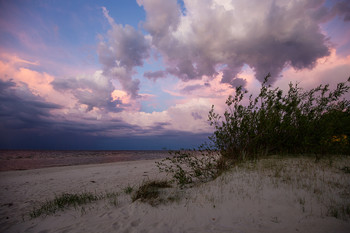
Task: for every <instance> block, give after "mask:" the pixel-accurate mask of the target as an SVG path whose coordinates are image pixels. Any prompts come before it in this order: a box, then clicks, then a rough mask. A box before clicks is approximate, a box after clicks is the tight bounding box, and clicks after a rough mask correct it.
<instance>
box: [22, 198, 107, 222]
mask: <svg viewBox="0 0 350 233" xmlns="http://www.w3.org/2000/svg"><path fill="white" fill-rule="evenodd" d="M99 199H101V196H99V195H95V194H93V193H90V192H85V193H80V194H70V193H63V194H61V195H58V196H56V197H55V198H54V199H53V200H49V201H46V202H44V203H43V204H42V205H41V206H40V207H39V208H34V209H33V211H32V212H31V213H30V214H29V215H30V217H31V218H37V217H40V216H42V215H50V214H55V213H56V212H57V211H62V210H64V209H66V208H69V207H72V206H73V207H75V208H76V207H77V206H81V205H84V204H87V203H92V202H95V201H97V200H99Z"/></svg>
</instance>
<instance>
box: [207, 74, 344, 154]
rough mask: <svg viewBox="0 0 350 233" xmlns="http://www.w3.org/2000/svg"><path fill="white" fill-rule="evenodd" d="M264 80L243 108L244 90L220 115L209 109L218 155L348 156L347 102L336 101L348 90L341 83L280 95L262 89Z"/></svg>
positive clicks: (293, 88) (291, 89) (292, 88)
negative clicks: (284, 154)
mask: <svg viewBox="0 0 350 233" xmlns="http://www.w3.org/2000/svg"><path fill="white" fill-rule="evenodd" d="M269 77H270V75H268V76H267V77H266V78H265V81H264V82H263V83H262V86H261V89H260V93H259V95H258V96H256V97H255V98H253V96H252V95H250V96H249V103H248V104H246V105H244V104H243V103H242V102H243V100H244V99H245V95H246V94H247V93H248V92H247V91H245V90H243V88H242V87H239V88H237V89H236V94H235V96H234V97H233V96H230V97H229V98H228V99H227V101H226V104H227V106H228V109H227V110H226V111H225V113H224V116H223V117H221V116H220V115H219V114H216V113H215V112H214V106H212V110H211V111H210V112H209V121H210V124H211V125H213V126H214V127H215V132H214V134H213V136H212V137H211V138H210V139H211V140H212V141H213V143H214V144H215V146H216V148H217V149H218V150H219V151H220V152H221V154H222V156H224V157H227V158H230V159H233V160H243V159H245V158H255V157H257V156H259V155H262V154H272V153H282V154H283V153H316V154H326V153H332V154H335V153H349V151H350V147H349V142H348V138H349V136H350V101H349V100H346V99H342V100H340V98H341V97H342V96H343V95H344V94H345V93H346V92H348V91H349V89H350V87H349V86H347V85H346V84H347V83H346V82H344V83H339V84H338V85H337V87H336V89H335V90H333V91H330V90H329V85H325V86H323V85H319V86H318V87H316V88H314V89H311V90H310V91H303V90H302V89H301V88H300V87H298V84H295V85H293V84H289V90H288V92H287V94H285V95H284V94H283V91H282V90H281V89H280V88H275V89H272V88H271V86H268V85H267V81H268V78H269ZM348 82H350V78H349V80H348ZM332 139H333V140H332ZM334 139H335V140H334Z"/></svg>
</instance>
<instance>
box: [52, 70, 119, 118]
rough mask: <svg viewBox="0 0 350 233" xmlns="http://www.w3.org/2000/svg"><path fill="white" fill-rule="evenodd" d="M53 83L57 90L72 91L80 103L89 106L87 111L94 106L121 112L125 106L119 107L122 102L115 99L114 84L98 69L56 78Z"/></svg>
mask: <svg viewBox="0 0 350 233" xmlns="http://www.w3.org/2000/svg"><path fill="white" fill-rule="evenodd" d="M51 85H52V86H53V87H54V89H55V90H57V91H61V92H62V93H65V92H70V93H71V94H73V96H74V97H75V98H76V99H77V100H78V103H80V104H84V105H86V106H87V111H91V110H92V109H93V108H94V107H96V108H99V109H102V110H107V111H108V112H109V111H111V112H119V111H122V110H123V108H119V107H117V105H118V104H121V102H120V101H119V100H118V99H113V97H112V93H113V91H114V86H113V84H112V82H111V80H110V79H108V78H107V77H105V76H104V75H103V74H102V71H96V72H95V73H94V74H93V75H80V76H77V77H73V78H65V79H62V78H61V79H59V78H56V79H55V80H54V81H53V82H51Z"/></svg>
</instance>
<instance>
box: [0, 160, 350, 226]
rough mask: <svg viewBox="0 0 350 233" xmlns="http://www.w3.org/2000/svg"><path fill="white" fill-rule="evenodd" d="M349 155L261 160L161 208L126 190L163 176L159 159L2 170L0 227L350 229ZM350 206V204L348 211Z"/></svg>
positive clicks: (180, 195) (174, 190) (175, 190)
mask: <svg viewBox="0 0 350 233" xmlns="http://www.w3.org/2000/svg"><path fill="white" fill-rule="evenodd" d="M343 167H350V159H348V158H342V159H335V160H334V161H332V162H329V161H328V160H327V161H326V160H325V161H321V162H319V163H315V162H314V161H313V159H311V158H289V159H278V158H277V159H276V158H271V159H264V160H261V161H258V162H256V163H246V164H243V165H241V166H238V167H235V168H233V169H232V170H231V171H229V172H227V173H226V174H224V175H223V176H221V177H219V178H217V179H216V180H214V181H212V182H208V183H205V184H201V185H195V186H193V187H191V188H186V189H182V190H181V189H179V188H170V189H167V190H165V191H164V193H165V194H164V195H167V194H169V193H170V194H171V195H174V196H176V197H177V198H176V199H175V201H168V202H166V203H164V204H160V205H158V206H156V207H152V206H151V205H149V204H147V203H142V202H140V201H135V202H132V201H131V197H130V195H129V194H126V193H124V192H123V190H124V188H125V187H127V186H134V189H137V185H139V184H140V183H142V181H143V180H148V179H150V180H152V179H162V178H165V174H159V173H158V169H157V168H156V166H155V164H154V161H152V160H148V161H136V162H123V163H113V164H101V165H84V166H72V167H57V168H46V169H37V170H28V171H11V172H1V173H0V177H1V178H0V188H1V190H2V191H1V193H0V201H1V203H0V204H1V210H0V223H1V224H0V232H47V233H49V232H350V221H349V216H350V213H349V212H350V198H349V197H350V174H347V173H345V172H343V171H342V170H341V168H343ZM80 192H93V193H103V192H118V193H119V195H118V196H117V198H116V202H114V203H111V202H110V200H108V199H104V200H99V201H97V202H94V203H91V204H86V205H82V206H79V207H77V208H69V209H67V210H64V211H59V212H57V213H55V214H54V215H49V216H42V217H38V218H35V219H30V218H29V215H28V213H29V212H30V211H31V210H32V209H33V207H34V206H40V204H41V203H43V202H44V201H45V200H49V199H52V198H54V197H55V195H59V194H61V193H80ZM347 208H348V209H347Z"/></svg>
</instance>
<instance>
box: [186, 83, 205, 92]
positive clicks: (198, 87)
mask: <svg viewBox="0 0 350 233" xmlns="http://www.w3.org/2000/svg"><path fill="white" fill-rule="evenodd" d="M204 86H205V85H200V84H196V85H188V86H186V87H184V88H182V89H181V92H185V93H190V92H192V91H194V90H198V89H202V88H203V87H204Z"/></svg>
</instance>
